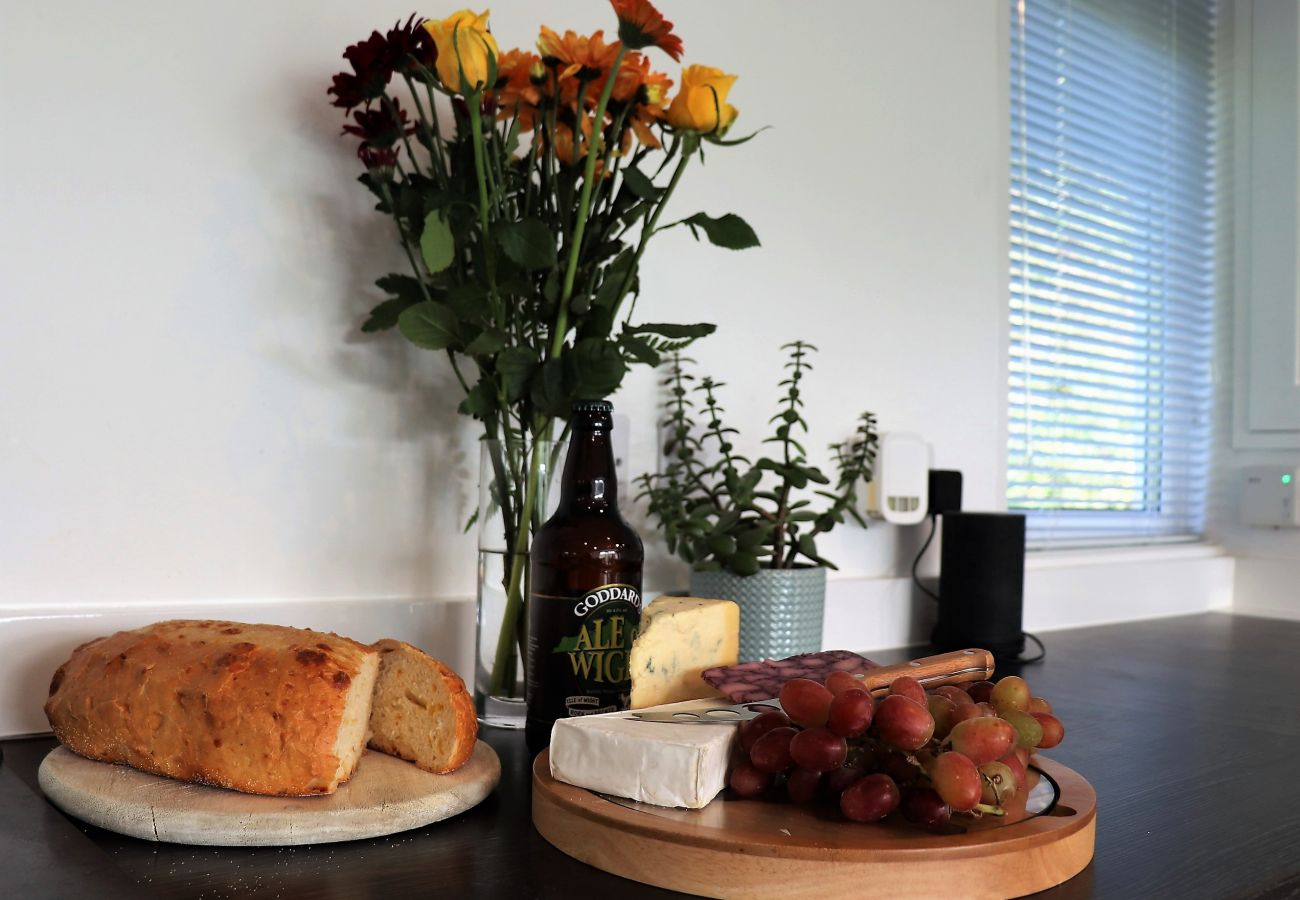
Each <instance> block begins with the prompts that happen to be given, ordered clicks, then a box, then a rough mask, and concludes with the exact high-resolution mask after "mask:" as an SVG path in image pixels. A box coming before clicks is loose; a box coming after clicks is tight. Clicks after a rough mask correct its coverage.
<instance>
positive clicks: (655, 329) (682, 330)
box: [624, 322, 718, 339]
mask: <svg viewBox="0 0 1300 900" xmlns="http://www.w3.org/2000/svg"><path fill="white" fill-rule="evenodd" d="M717 330H718V326H717V325H710V324H709V323H708V322H696V323H695V324H694V325H673V324H671V323H664V322H649V323H646V324H644V325H634V326H631V327H627V328H624V331H626V332H627V333H628V334H657V335H659V336H660V337H666V338H670V339H681V338H691V339H694V338H702V337H707V336H708V335H710V334H713V332H715V331H717Z"/></svg>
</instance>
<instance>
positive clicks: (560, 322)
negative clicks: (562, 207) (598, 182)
mask: <svg viewBox="0 0 1300 900" xmlns="http://www.w3.org/2000/svg"><path fill="white" fill-rule="evenodd" d="M626 54H627V47H623V46H620V47H619V48H618V55H617V56H615V57H614V64H613V65H612V66H610V69H609V74H608V75H606V76H605V89H604V90H602V91H601V92H600V100H599V101H598V102H597V103H596V113H595V116H594V117H593V127H592V142H593V146H592V147H589V148H588V149H587V167H586V169H585V170H584V171H583V176H582V195H581V196H580V197H579V199H578V221H577V223H576V224H575V225H574V228H573V238H572V240H571V241H570V242H569V261H568V264H567V265H566V266H565V267H564V285H563V289H562V290H561V291H560V309H559V312H558V314H557V315H556V319H555V333H554V334H553V335H551V356H552V357H556V356H559V355H560V352H561V351H562V350H563V349H564V336H565V334H566V333H567V332H568V330H569V301H570V300H571V299H572V298H573V281H574V278H575V277H576V276H577V274H578V257H579V256H581V255H582V253H581V251H582V235H583V232H585V231H586V230H587V215H588V213H589V212H590V210H589V209H588V205H589V204H590V203H591V183H592V181H593V180H594V179H595V177H596V150H597V149H598V148H597V146H596V145H595V140H596V135H599V134H601V133H602V132H603V131H604V128H605V108H606V107H608V106H609V98H610V95H611V94H613V93H614V82H615V81H616V80H618V70H619V69H620V68H621V67H622V65H623V57H624V56H625V55H626ZM581 131H582V125H581V123H580V122H579V123H576V124H575V126H574V131H573V146H574V152H575V153H576V152H577V147H578V141H580V140H581Z"/></svg>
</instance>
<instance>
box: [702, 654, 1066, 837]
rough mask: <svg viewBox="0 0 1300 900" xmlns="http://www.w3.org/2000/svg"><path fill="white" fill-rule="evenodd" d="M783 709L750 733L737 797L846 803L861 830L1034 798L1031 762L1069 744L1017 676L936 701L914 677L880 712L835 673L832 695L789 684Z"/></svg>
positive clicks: (735, 775) (732, 780)
mask: <svg viewBox="0 0 1300 900" xmlns="http://www.w3.org/2000/svg"><path fill="white" fill-rule="evenodd" d="M780 700H781V706H782V707H784V708H785V712H780V711H778V710H773V711H771V712H765V713H762V714H761V715H759V716H757V717H755V718H753V719H749V720H747V721H745V722H744V723H742V724H741V726H740V735H739V740H738V741H737V746H736V748H735V751H734V755H733V758H732V761H731V771H730V774H729V776H728V785H729V786H730V787H731V791H732V793H733V794H734V795H735V796H737V797H742V798H750V797H759V796H762V795H765V794H767V795H773V794H777V793H779V791H780V789H781V788H782V787H784V791H785V793H786V794H787V795H788V796H789V798H790V799H791V800H792V801H794V802H795V803H812V802H813V801H815V800H817V799H819V798H827V799H831V800H834V801H837V802H838V803H839V807H840V811H841V812H842V813H843V814H844V816H845V817H846V818H849V819H852V820H853V821H855V822H875V821H878V820H880V819H883V818H884V817H885V816H887V815H889V814H890V813H892V812H894V811H895V810H898V809H901V811H902V814H903V816H904V817H905V818H906V819H908V820H909V821H911V822H914V823H916V824H918V825H923V826H928V827H936V826H940V825H945V824H947V823H948V822H949V821H950V820H951V818H952V816H953V814H954V813H971V814H974V815H980V814H984V813H991V814H995V815H996V814H1001V813H1002V811H1003V810H1002V808H1003V805H1004V804H1005V803H1006V802H1007V801H1008V800H1010V799H1011V798H1012V797H1014V796H1015V795H1016V793H1017V792H1023V791H1024V790H1025V789H1026V785H1025V781H1026V773H1027V771H1028V765H1029V755H1030V753H1031V752H1032V751H1034V750H1036V749H1042V750H1046V749H1048V748H1050V747H1055V746H1056V745H1057V744H1059V743H1060V742H1061V739H1062V738H1063V737H1064V736H1065V728H1064V726H1062V725H1061V721H1060V719H1058V718H1056V716H1054V715H1052V705H1051V704H1050V703H1048V702H1047V701H1046V700H1044V699H1043V698H1042V697H1034V696H1031V695H1030V692H1029V685H1028V684H1027V683H1026V682H1025V680H1024V679H1023V678H1020V677H1018V676H1015V675H1010V676H1007V677H1005V678H1003V679H1001V680H1000V681H998V682H997V684H994V683H993V682H991V681H977V682H974V683H972V684H968V685H965V686H963V687H955V686H952V685H948V686H944V687H940V688H936V689H935V690H934V691H932V692H930V693H928V694H927V693H926V691H925V689H924V688H923V687H922V686H921V683H920V682H919V681H917V680H916V679H915V678H912V677H910V676H906V675H904V676H902V677H900V678H897V679H895V680H894V682H893V683H892V684H891V685H890V687H889V694H888V696H886V697H883V698H882V699H881V700H880V701H879V702H877V701H876V700H875V699H874V698H873V697H872V696H871V695H870V694H869V693H867V692H866V690H864V689H863V686H862V682H861V681H860V680H858V679H857V678H854V677H853V676H852V675H850V674H848V673H847V672H834V673H832V674H831V675H830V677H828V678H827V679H826V684H824V685H823V684H819V683H818V682H816V681H812V680H810V679H807V678H796V679H794V680H792V681H789V682H787V683H786V684H785V686H784V687H782V688H781V696H780Z"/></svg>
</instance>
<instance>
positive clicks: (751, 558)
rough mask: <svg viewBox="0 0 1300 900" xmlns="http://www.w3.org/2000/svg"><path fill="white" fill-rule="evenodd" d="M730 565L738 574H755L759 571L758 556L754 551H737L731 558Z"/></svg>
mask: <svg viewBox="0 0 1300 900" xmlns="http://www.w3.org/2000/svg"><path fill="white" fill-rule="evenodd" d="M728 567H729V568H730V569H731V571H732V572H733V573H734V574H736V575H753V574H754V573H755V572H757V571H758V557H757V556H755V555H754V554H752V553H737V554H736V555H735V556H733V557H731V559H730V560H729V562H728Z"/></svg>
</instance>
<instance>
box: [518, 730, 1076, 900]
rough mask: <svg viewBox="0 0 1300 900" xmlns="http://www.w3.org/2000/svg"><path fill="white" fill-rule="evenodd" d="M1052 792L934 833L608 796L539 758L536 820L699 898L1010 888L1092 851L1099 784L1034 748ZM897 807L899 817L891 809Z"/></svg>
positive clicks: (618, 871)
mask: <svg viewBox="0 0 1300 900" xmlns="http://www.w3.org/2000/svg"><path fill="white" fill-rule="evenodd" d="M1033 765H1034V767H1035V768H1036V769H1037V770H1038V771H1039V772H1040V773H1043V774H1045V775H1047V776H1049V779H1048V780H1049V782H1050V783H1053V784H1054V787H1055V793H1056V799H1055V802H1054V803H1053V804H1052V805H1051V808H1050V809H1048V810H1046V811H1045V812H1044V813H1043V814H1041V815H1035V816H1028V817H1026V814H1025V812H1024V809H1023V800H1022V805H1021V808H1020V810H1019V811H1018V812H1017V811H1016V810H1015V809H1014V806H1013V807H1012V808H1010V809H1009V811H1008V816H1007V818H1006V819H1004V820H1001V821H995V820H994V819H993V817H986V818H985V819H984V820H982V821H981V822H980V823H979V824H978V826H976V827H973V828H970V829H968V830H966V831H965V832H959V833H951V834H934V833H930V832H927V831H924V830H922V829H919V828H917V827H915V826H912V825H910V824H908V823H907V822H893V821H887V822H882V823H874V824H871V825H859V824H855V823H852V822H848V821H846V820H845V819H843V818H842V817H840V816H839V813H838V811H837V810H832V809H829V808H825V809H823V808H818V807H803V806H795V805H793V804H789V803H766V802H758V801H743V800H726V799H724V797H719V798H718V799H716V800H714V801H713V802H712V803H710V804H709V805H708V806H706V807H705V808H704V809H699V810H688V809H666V808H663V807H653V806H648V805H646V804H640V803H634V802H632V801H621V800H616V799H614V798H606V797H604V796H602V795H600V794H595V793H592V792H591V791H588V790H585V789H583V788H579V787H574V786H573V785H569V784H564V783H562V782H559V781H556V780H555V779H554V778H552V777H551V769H550V758H549V754H548V753H547V752H543V753H541V754H540V755H539V756H538V757H537V759H536V760H535V761H534V763H533V824H534V825H535V826H536V827H537V830H538V831H539V832H540V833H541V835H542V837H544V838H546V840H547V841H549V842H550V843H551V844H553V845H554V846H555V847H557V848H558V849H560V850H562V851H563V852H564V853H567V854H568V855H569V856H572V857H574V858H575V859H579V860H581V861H582V862H585V863H587V864H589V865H592V866H595V867H596V868H598V869H603V870H604V871H606V872H610V873H612V874H614V875H621V876H623V877H624V878H631V879H633V880H634V881H640V882H643V883H645V884H653V885H657V886H658V887H663V888H669V889H671V890H675V891H682V892H685V893H688V894H695V895H697V896H701V897H718V898H729V897H746V898H774V900H775V898H783V900H784V898H801V897H807V898H819V900H820V898H825V897H837V896H845V897H855V898H888V900H905V898H934V897H962V898H986V897H987V898H1004V897H1019V896H1023V895H1025V894H1032V893H1034V892H1035V891H1041V890H1046V889H1047V888H1049V887H1053V886H1054V885H1057V884H1060V883H1061V882H1063V881H1066V880H1068V879H1070V878H1072V877H1073V876H1075V875H1077V874H1078V873H1079V872H1080V871H1082V870H1083V869H1084V867H1086V866H1087V865H1088V863H1089V861H1091V859H1092V851H1093V839H1094V837H1095V834H1096V825H1097V795H1096V792H1095V791H1093V789H1092V786H1091V785H1090V784H1088V782H1087V781H1085V780H1084V779H1083V777H1082V776H1080V775H1079V774H1078V773H1076V772H1074V771H1072V770H1070V769H1068V768H1066V767H1065V766H1063V765H1061V764H1059V763H1055V762H1052V761H1051V760H1048V759H1045V758H1042V757H1039V758H1037V759H1036V760H1035V761H1034V763H1033ZM891 818H892V817H891Z"/></svg>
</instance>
